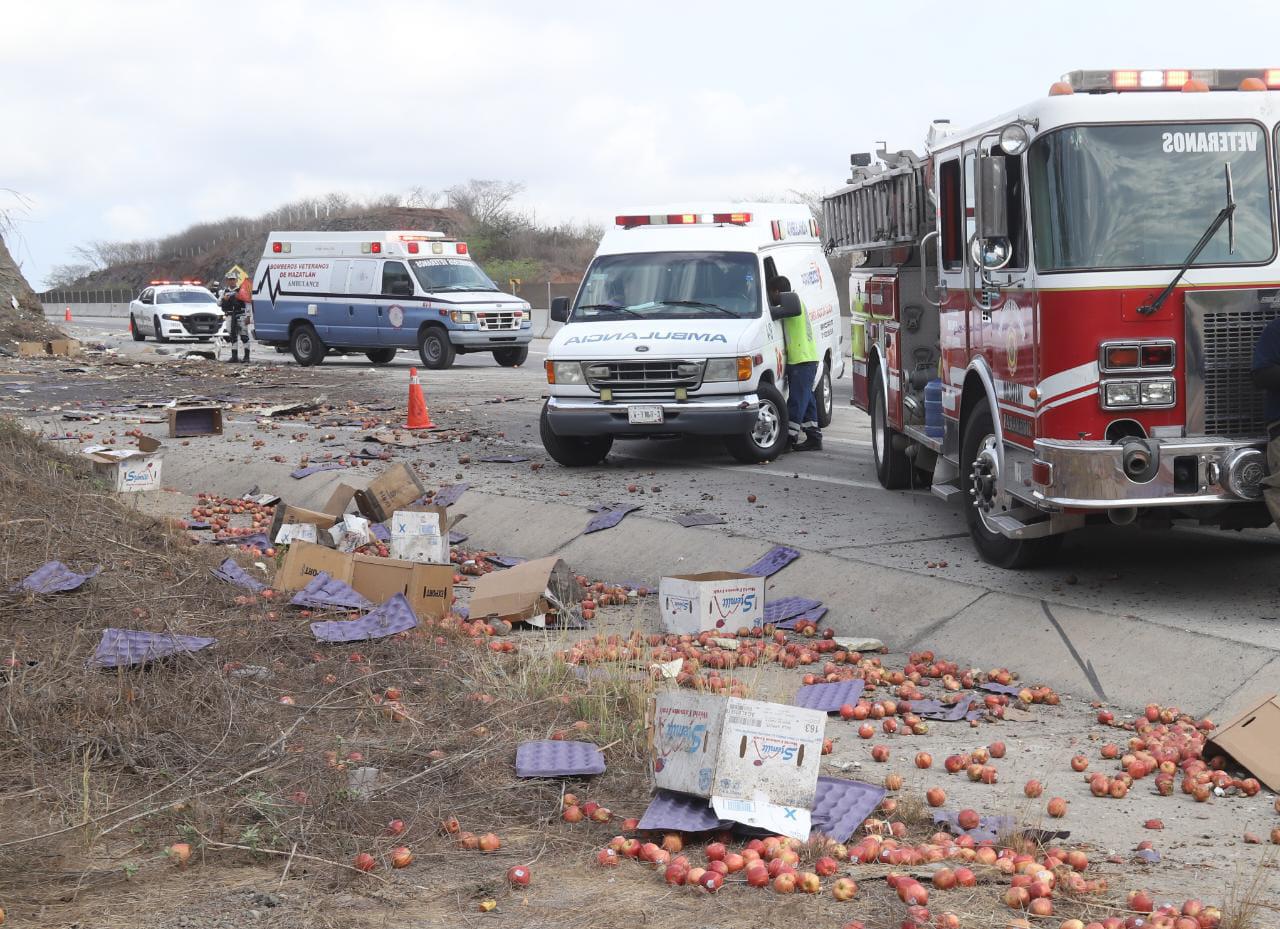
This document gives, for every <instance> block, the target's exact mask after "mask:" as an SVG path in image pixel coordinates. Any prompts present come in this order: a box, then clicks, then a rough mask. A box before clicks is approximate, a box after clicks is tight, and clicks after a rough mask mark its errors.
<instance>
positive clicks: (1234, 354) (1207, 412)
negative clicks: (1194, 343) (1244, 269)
mask: <svg viewBox="0 0 1280 929" xmlns="http://www.w3.org/2000/svg"><path fill="white" fill-rule="evenodd" d="M1277 316H1280V307H1274V306H1267V305H1263V304H1254V306H1253V307H1245V306H1240V307H1239V308H1237V307H1230V308H1222V309H1212V310H1206V311H1204V312H1203V313H1201V314H1199V320H1198V321H1199V323H1200V327H1201V331H1200V333H1199V341H1200V345H1201V350H1202V352H1203V355H1202V359H1203V360H1202V367H1201V377H1202V378H1203V382H1204V425H1203V434H1204V435H1207V436H1222V437H1224V438H1229V439H1245V438H1256V437H1258V436H1265V435H1266V434H1267V428H1266V427H1267V422H1266V416H1265V412H1264V408H1263V402H1264V399H1265V397H1264V394H1263V392H1262V391H1260V390H1258V389H1257V388H1256V387H1254V386H1253V381H1252V378H1251V376H1250V372H1251V369H1252V367H1253V347H1254V345H1255V344H1256V343H1257V341H1258V336H1260V335H1262V330H1263V329H1264V328H1266V325H1267V323H1269V322H1271V320H1273V319H1275V318H1276V317H1277ZM1188 425H1189V426H1190V425H1191V424H1190V423H1188Z"/></svg>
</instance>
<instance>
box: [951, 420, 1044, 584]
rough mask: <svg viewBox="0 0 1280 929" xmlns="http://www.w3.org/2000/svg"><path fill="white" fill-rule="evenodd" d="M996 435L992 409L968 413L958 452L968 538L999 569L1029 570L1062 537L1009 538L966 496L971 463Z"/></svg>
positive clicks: (971, 476)
mask: <svg viewBox="0 0 1280 929" xmlns="http://www.w3.org/2000/svg"><path fill="white" fill-rule="evenodd" d="M994 435H995V427H994V426H993V425H992V422H991V410H990V408H988V406H987V405H986V404H985V403H979V404H978V406H977V407H976V408H974V410H973V412H972V413H970V415H969V418H968V420H967V421H966V423H965V425H964V439H963V441H962V443H961V449H960V471H961V473H962V474H963V475H964V476H965V479H964V482H963V483H962V485H961V486H962V487H964V489H965V491H966V493H965V494H964V495H963V496H962V500H963V503H962V504H961V505H962V506H963V507H964V518H965V522H967V523H968V524H969V536H970V538H972V539H973V547H974V548H976V549H977V550H978V554H979V555H980V556H982V560H983V561H985V562H987V563H988V564H993V565H995V566H996V567H999V568H1008V569H1018V568H1030V567H1034V566H1036V565H1038V564H1044V563H1045V562H1046V561H1049V560H1050V559H1051V558H1052V557H1053V556H1054V555H1055V554H1056V553H1057V551H1058V549H1059V548H1060V547H1061V546H1062V539H1063V537H1062V536H1061V535H1051V536H1045V537H1043V538H1039V539H1011V538H1009V537H1008V536H1005V535H1003V534H1002V533H1000V532H998V531H997V530H995V529H991V528H988V527H987V524H986V522H985V521H984V520H983V517H982V511H981V510H980V509H979V508H978V507H977V506H976V505H975V503H974V499H973V495H972V494H970V493H968V491H969V490H972V489H974V488H975V485H976V482H975V473H974V464H973V462H974V460H975V459H977V457H978V453H979V450H980V449H981V447H982V445H983V443H984V442H986V441H988V440H989V439H991V438H992V437H993V436H994Z"/></svg>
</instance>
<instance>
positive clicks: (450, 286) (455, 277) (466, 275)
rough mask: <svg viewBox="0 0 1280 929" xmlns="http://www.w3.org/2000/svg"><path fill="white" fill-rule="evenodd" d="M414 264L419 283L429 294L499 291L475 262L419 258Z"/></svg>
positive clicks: (455, 259)
mask: <svg viewBox="0 0 1280 929" xmlns="http://www.w3.org/2000/svg"><path fill="white" fill-rule="evenodd" d="M412 264H413V273H414V274H416V275H417V276H418V283H420V284H421V285H422V289H423V290H425V291H426V292H427V293H429V294H438V293H444V292H448V291H453V292H455V293H456V292H458V291H473V290H482V291H488V292H490V293H492V292H494V291H496V290H497V289H498V285H497V284H495V283H494V282H493V281H491V280H489V276H488V275H487V274H485V273H484V272H483V271H481V270H480V266H479V265H477V264H476V263H475V262H474V261H466V260H464V259H460V258H418V259H416V260H415V261H413V262H412Z"/></svg>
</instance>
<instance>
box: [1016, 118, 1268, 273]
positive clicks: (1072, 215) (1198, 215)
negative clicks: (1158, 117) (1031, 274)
mask: <svg viewBox="0 0 1280 929" xmlns="http://www.w3.org/2000/svg"><path fill="white" fill-rule="evenodd" d="M1027 158H1028V161H1029V164H1030V177H1031V183H1030V189H1031V223H1032V230H1033V233H1034V239H1035V255H1036V266H1037V267H1038V268H1039V270H1041V271H1074V270H1085V269H1115V268H1156V267H1161V268H1165V267H1168V268H1173V267H1177V266H1178V265H1180V264H1181V263H1182V261H1183V259H1184V258H1186V256H1187V253H1188V252H1189V251H1190V250H1191V248H1192V246H1193V245H1195V243H1196V240H1197V239H1199V238H1200V235H1201V234H1202V233H1203V232H1204V230H1205V228H1206V227H1207V226H1208V225H1209V223H1210V221H1212V220H1213V218H1214V216H1215V215H1217V213H1218V211H1219V210H1220V209H1222V207H1223V205H1224V204H1225V202H1226V187H1225V184H1224V180H1223V176H1224V172H1223V164H1225V163H1227V162H1230V163H1231V174H1232V178H1233V181H1234V185H1235V198H1236V204H1237V207H1236V211H1235V222H1236V249H1235V253H1234V254H1231V253H1230V251H1229V248H1228V241H1227V239H1228V236H1227V229H1226V227H1225V225H1224V226H1223V227H1222V228H1221V229H1219V230H1218V232H1217V234H1216V235H1215V236H1214V237H1213V239H1212V240H1211V241H1210V242H1209V244H1208V245H1207V246H1206V247H1205V249H1204V251H1203V252H1201V254H1200V257H1199V258H1197V259H1196V263H1195V264H1196V266H1197V267H1199V266H1202V265H1225V264H1257V263H1262V262H1266V261H1269V260H1270V259H1271V256H1272V254H1273V246H1272V234H1271V229H1272V204H1271V194H1270V189H1269V185H1268V177H1267V134H1266V132H1265V131H1264V130H1263V128H1262V127H1261V126H1259V125H1257V124H1255V123H1177V124H1165V125H1161V124H1144V125H1098V126H1071V127H1067V128H1064V129H1058V130H1055V131H1053V132H1048V133H1046V134H1045V135H1043V136H1041V137H1040V138H1038V139H1036V140H1035V142H1034V143H1033V144H1032V146H1031V149H1030V152H1029V153H1028V156H1027Z"/></svg>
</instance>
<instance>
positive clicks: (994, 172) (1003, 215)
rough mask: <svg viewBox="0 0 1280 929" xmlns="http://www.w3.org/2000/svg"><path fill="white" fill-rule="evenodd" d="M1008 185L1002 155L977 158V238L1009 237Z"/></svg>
mask: <svg viewBox="0 0 1280 929" xmlns="http://www.w3.org/2000/svg"><path fill="white" fill-rule="evenodd" d="M1008 185H1009V179H1008V175H1007V174H1006V173H1005V156H1004V155H984V156H983V157H981V158H979V159H978V238H980V239H1007V238H1008V237H1009V201H1008Z"/></svg>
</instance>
